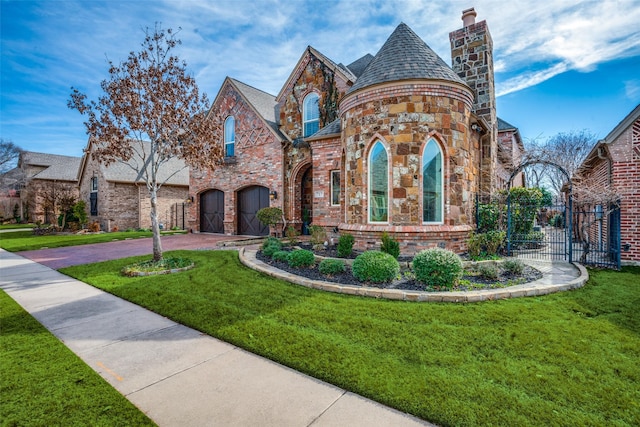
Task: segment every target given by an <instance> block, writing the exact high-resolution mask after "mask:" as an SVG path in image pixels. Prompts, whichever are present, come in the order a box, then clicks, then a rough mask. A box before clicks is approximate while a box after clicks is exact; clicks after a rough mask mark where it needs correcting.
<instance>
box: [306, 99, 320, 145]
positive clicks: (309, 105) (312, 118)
mask: <svg viewBox="0 0 640 427" xmlns="http://www.w3.org/2000/svg"><path fill="white" fill-rule="evenodd" d="M302 125H303V127H304V135H303V136H304V137H307V136H311V135H313V134H314V133H316V132H318V129H319V127H320V109H319V108H318V94H317V93H313V92H311V93H310V94H309V95H307V96H305V98H304V102H303V104H302Z"/></svg>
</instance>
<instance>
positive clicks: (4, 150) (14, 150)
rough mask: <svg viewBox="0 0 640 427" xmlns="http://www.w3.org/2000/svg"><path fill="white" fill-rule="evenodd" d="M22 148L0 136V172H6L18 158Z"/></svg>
mask: <svg viewBox="0 0 640 427" xmlns="http://www.w3.org/2000/svg"><path fill="white" fill-rule="evenodd" d="M21 152H22V149H21V148H20V147H18V146H17V145H16V144H14V143H13V142H11V141H6V140H4V139H2V138H0V174H3V173H5V172H7V171H8V170H9V169H11V168H12V167H13V166H15V162H16V161H17V160H18V157H19V156H20V153H21Z"/></svg>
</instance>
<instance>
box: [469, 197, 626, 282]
mask: <svg viewBox="0 0 640 427" xmlns="http://www.w3.org/2000/svg"><path fill="white" fill-rule="evenodd" d="M476 224H477V232H478V233H484V232H487V231H491V230H500V231H504V232H505V235H506V238H505V243H504V245H503V248H502V253H503V255H505V256H512V257H518V258H527V259H538V260H548V261H553V260H561V261H568V262H574V261H575V262H579V263H581V264H584V265H590V266H595V267H604V268H615V269H619V268H620V252H621V247H620V209H619V206H618V204H611V205H609V206H601V205H597V206H579V207H578V208H577V209H575V210H574V209H573V206H572V200H571V198H570V197H569V198H568V200H565V199H564V198H556V199H555V200H553V202H551V203H546V204H545V205H544V206H540V205H527V204H525V203H519V202H518V200H517V199H516V200H514V199H512V198H511V197H508V196H507V195H506V194H496V195H492V196H490V197H477V198H476Z"/></svg>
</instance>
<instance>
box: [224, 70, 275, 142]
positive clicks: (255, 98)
mask: <svg viewBox="0 0 640 427" xmlns="http://www.w3.org/2000/svg"><path fill="white" fill-rule="evenodd" d="M229 80H231V81H232V82H233V84H234V85H235V86H236V87H237V88H238V90H239V91H240V92H242V95H243V96H244V97H245V98H246V100H247V101H249V103H251V105H253V108H255V109H256V111H257V112H258V114H260V115H261V116H262V118H263V119H264V120H265V121H266V122H267V123H268V124H269V126H270V127H271V128H272V129H273V130H274V131H275V132H276V133H277V134H278V135H280V130H279V129H278V121H277V117H276V107H277V106H278V103H277V102H276V97H275V96H273V95H271V94H268V93H267V92H264V91H261V90H260V89H256V88H255V87H253V86H249V85H248V84H245V83H242V82H241V81H239V80H236V79H232V78H231V77H229Z"/></svg>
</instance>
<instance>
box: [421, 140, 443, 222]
mask: <svg viewBox="0 0 640 427" xmlns="http://www.w3.org/2000/svg"><path fill="white" fill-rule="evenodd" d="M443 181H444V180H443V179H442V151H441V150H440V146H439V145H438V143H437V142H436V141H435V140H434V139H429V141H427V145H426V147H425V148H424V151H423V153H422V221H424V222H432V223H442V222H443V216H442V212H443V210H444V206H443V202H444V198H443V193H444V187H443Z"/></svg>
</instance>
